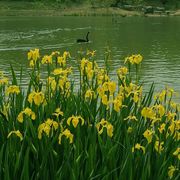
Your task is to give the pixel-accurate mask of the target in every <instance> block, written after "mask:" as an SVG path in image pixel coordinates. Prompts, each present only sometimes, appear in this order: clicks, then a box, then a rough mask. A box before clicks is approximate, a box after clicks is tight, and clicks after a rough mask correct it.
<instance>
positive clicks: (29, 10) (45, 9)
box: [0, 0, 180, 17]
mask: <svg viewBox="0 0 180 180" xmlns="http://www.w3.org/2000/svg"><path fill="white" fill-rule="evenodd" d="M99 15H101V16H105V15H109V16H112V15H117V16H122V17H126V16H169V15H170V16H178V15H180V3H179V2H178V1H176V0H174V1H168V0H159V1H153V0H151V1H143V0H137V1H133V0H109V1H107V0H101V1H100V0H85V1H83V0H76V1H75V0H74V1H73V0H59V1H50V0H49V1H48V0H47V1H25V0H24V1H0V16H99Z"/></svg>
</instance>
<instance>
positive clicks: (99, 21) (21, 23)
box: [0, 17, 180, 91]
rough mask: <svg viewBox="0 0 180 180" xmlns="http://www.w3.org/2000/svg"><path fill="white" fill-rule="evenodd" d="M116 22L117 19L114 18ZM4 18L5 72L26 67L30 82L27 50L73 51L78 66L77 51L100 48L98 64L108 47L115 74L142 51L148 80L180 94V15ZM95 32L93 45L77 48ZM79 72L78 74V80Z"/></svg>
mask: <svg viewBox="0 0 180 180" xmlns="http://www.w3.org/2000/svg"><path fill="white" fill-rule="evenodd" d="M113 18H114V17H113ZM115 18H116V21H115V23H114V21H112V18H111V17H3V18H1V19H0V21H1V26H0V70H4V71H5V72H6V73H8V72H9V69H10V66H9V64H12V65H13V66H14V67H15V69H16V72H17V73H18V72H19V70H20V66H23V68H24V70H25V72H24V74H25V76H24V77H23V84H24V85H25V84H26V83H27V79H26V77H27V74H28V73H27V70H28V71H30V69H27V67H28V61H27V58H26V57H27V55H26V54H27V51H28V50H29V49H33V48H40V50H41V52H42V53H43V54H44V53H50V52H51V51H53V50H60V51H61V52H62V51H64V50H68V51H70V52H71V54H72V57H73V59H72V60H71V62H70V63H71V64H72V66H76V63H75V62H76V61H75V57H76V56H77V51H79V50H83V51H85V50H86V49H95V50H97V56H96V59H97V62H99V63H100V64H102V62H103V59H104V51H105V47H106V46H109V47H110V49H111V51H112V59H113V60H112V62H111V63H110V64H111V69H112V71H111V73H112V74H115V73H116V71H115V69H117V67H120V66H121V65H123V61H124V58H125V57H126V56H128V55H131V54H132V53H141V54H142V55H143V57H144V62H143V64H142V70H141V75H142V79H141V80H142V81H143V82H144V83H145V84H146V87H149V86H150V84H151V83H152V82H155V84H156V89H157V90H159V89H162V88H164V86H165V85H169V86H171V87H174V88H175V90H177V91H180V36H179V29H180V18H179V17H156V18H143V17H130V18H122V17H115ZM87 31H90V36H89V37H90V43H86V44H77V43H76V39H77V38H84V37H85V36H86V33H87ZM76 75H77V74H76V71H75V76H76Z"/></svg>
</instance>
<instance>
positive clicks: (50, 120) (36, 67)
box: [0, 49, 180, 180]
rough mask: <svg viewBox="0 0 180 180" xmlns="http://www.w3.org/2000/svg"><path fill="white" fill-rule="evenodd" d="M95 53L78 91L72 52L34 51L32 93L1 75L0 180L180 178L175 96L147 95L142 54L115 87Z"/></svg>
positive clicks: (82, 64) (85, 62)
mask: <svg viewBox="0 0 180 180" xmlns="http://www.w3.org/2000/svg"><path fill="white" fill-rule="evenodd" d="M95 53H96V52H95V51H89V50H88V51H87V53H86V54H84V56H83V57H80V59H79V64H78V69H79V79H80V81H79V84H78V88H74V80H73V76H72V74H73V69H72V68H71V67H68V63H67V62H68V60H69V59H70V58H71V56H70V53H69V52H67V51H65V52H63V53H60V52H58V51H55V52H52V53H51V54H50V55H45V56H42V55H40V51H39V50H38V49H35V50H30V51H29V52H28V59H29V65H30V67H31V73H30V76H29V83H28V86H27V89H24V87H21V85H20V84H19V82H18V80H17V78H16V74H15V72H14V70H13V68H11V71H12V79H11V80H10V78H8V77H6V76H5V75H4V74H3V73H0V167H1V168H0V179H14V178H15V177H19V178H20V179H132V180H134V179H179V174H180V173H179V160H180V150H179V140H180V132H179V130H180V113H179V111H180V104H178V103H175V102H174V101H173V96H174V94H175V91H174V90H173V89H172V88H168V87H166V88H165V89H164V90H162V91H161V92H159V93H157V94H156V95H154V85H153V84H152V86H151V88H150V90H149V92H148V93H143V86H142V85H141V83H139V71H140V64H141V63H142V60H143V57H142V56H141V55H132V56H129V57H127V58H126V59H125V65H126V64H127V67H125V66H120V67H119V68H118V69H117V80H112V79H111V77H110V75H109V67H108V58H106V60H105V65H104V67H99V66H98V64H97V62H96V61H95ZM106 55H107V57H108V52H107V53H106ZM43 66H44V67H46V68H47V73H46V74H45V76H46V77H45V80H43V79H41V73H42V68H43ZM132 68H134V70H135V72H136V76H135V77H134V76H132V74H131V73H132ZM44 69H45V68H43V71H44Z"/></svg>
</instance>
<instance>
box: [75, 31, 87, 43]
mask: <svg viewBox="0 0 180 180" xmlns="http://www.w3.org/2000/svg"><path fill="white" fill-rule="evenodd" d="M89 33H90V32H88V33H87V35H86V39H77V43H83V42H89V38H88V36H89Z"/></svg>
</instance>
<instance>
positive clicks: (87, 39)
mask: <svg viewBox="0 0 180 180" xmlns="http://www.w3.org/2000/svg"><path fill="white" fill-rule="evenodd" d="M88 36H89V33H87V35H86V41H87V42H88V41H89V38H88Z"/></svg>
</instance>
